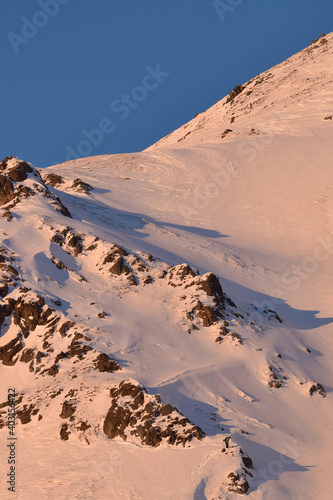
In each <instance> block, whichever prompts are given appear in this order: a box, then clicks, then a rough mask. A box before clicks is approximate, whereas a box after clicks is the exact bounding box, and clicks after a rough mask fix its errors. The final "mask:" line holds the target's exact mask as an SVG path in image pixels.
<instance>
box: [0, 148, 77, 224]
mask: <svg viewBox="0 0 333 500" xmlns="http://www.w3.org/2000/svg"><path fill="white" fill-rule="evenodd" d="M0 171H1V172H2V173H1V174H0V205H7V204H8V203H9V202H12V203H11V205H10V206H9V207H7V208H8V210H7V212H6V213H5V214H4V216H5V217H6V218H7V220H9V221H10V220H11V218H12V215H11V212H10V210H11V209H13V208H14V207H15V206H16V205H17V204H18V203H19V202H20V201H21V200H22V199H24V198H27V197H29V196H33V195H36V194H41V195H42V196H44V197H45V198H48V199H50V202H51V204H53V205H54V206H55V208H56V210H57V211H58V212H60V213H62V214H63V215H65V216H67V217H71V215H70V213H69V210H68V209H67V207H65V206H64V205H63V203H62V202H61V200H60V198H59V197H58V196H56V195H54V194H53V193H51V192H50V191H49V189H48V187H47V186H46V185H45V183H44V182H43V180H42V178H41V176H40V173H39V172H38V171H37V170H36V169H35V168H33V167H32V166H31V165H29V164H28V163H26V162H25V161H22V160H20V159H19V158H16V157H15V156H10V157H6V158H5V159H4V160H3V161H2V162H1V163H0ZM28 178H29V179H30V180H33V181H34V184H33V189H32V188H31V187H30V186H29V185H25V184H24V182H25V181H26V180H27V179H28ZM22 183H23V184H22Z"/></svg>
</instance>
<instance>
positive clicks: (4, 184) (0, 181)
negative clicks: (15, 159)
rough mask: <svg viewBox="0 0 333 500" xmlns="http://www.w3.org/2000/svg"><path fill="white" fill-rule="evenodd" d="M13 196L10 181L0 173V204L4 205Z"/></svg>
mask: <svg viewBox="0 0 333 500" xmlns="http://www.w3.org/2000/svg"><path fill="white" fill-rule="evenodd" d="M14 198H15V193H14V188H13V184H12V181H11V180H10V179H9V178H8V177H6V176H5V175H0V205H5V204H6V203H8V202H9V201H12V200H13V199H14Z"/></svg>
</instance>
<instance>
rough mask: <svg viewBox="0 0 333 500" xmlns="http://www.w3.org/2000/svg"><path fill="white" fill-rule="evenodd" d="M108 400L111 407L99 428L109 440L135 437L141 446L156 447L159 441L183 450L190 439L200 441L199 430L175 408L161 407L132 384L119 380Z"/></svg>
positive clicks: (157, 397)
mask: <svg viewBox="0 0 333 500" xmlns="http://www.w3.org/2000/svg"><path fill="white" fill-rule="evenodd" d="M110 397H111V399H112V404H111V407H110V409H109V411H108V413H107V415H106V417H105V420H104V424H103V431H104V433H105V434H106V435H107V436H108V437H109V438H110V439H114V438H115V437H117V436H120V437H122V438H123V439H124V440H126V439H127V437H129V436H136V437H138V438H139V439H140V441H141V444H143V445H147V446H155V447H156V446H159V445H160V444H161V443H162V441H165V442H167V443H169V444H171V445H175V444H176V445H178V444H183V446H185V444H186V443H188V442H190V441H192V439H199V440H201V439H202V438H203V436H204V432H203V431H202V430H201V429H200V427H198V426H195V425H193V424H192V423H191V422H190V421H189V420H188V419H187V418H185V417H184V416H183V415H182V414H181V413H179V412H178V411H177V409H176V408H175V407H173V406H171V405H164V404H163V403H162V402H161V399H160V396H159V395H155V396H150V395H148V394H147V392H146V390H145V389H144V387H142V386H141V385H139V384H138V383H136V382H133V381H130V380H123V381H122V382H121V383H120V384H119V386H117V387H114V388H113V389H111V390H110Z"/></svg>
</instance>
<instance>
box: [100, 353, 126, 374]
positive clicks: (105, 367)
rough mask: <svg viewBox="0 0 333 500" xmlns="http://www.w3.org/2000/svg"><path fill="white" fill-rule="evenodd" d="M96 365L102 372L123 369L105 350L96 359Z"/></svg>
mask: <svg viewBox="0 0 333 500" xmlns="http://www.w3.org/2000/svg"><path fill="white" fill-rule="evenodd" d="M95 366H96V368H97V370H98V371H100V372H108V373H113V372H115V371H118V370H121V369H122V368H121V366H120V365H118V363H116V361H114V360H113V359H110V358H109V356H107V355H106V354H105V353H104V352H102V353H100V354H99V355H98V356H97V358H96V360H95Z"/></svg>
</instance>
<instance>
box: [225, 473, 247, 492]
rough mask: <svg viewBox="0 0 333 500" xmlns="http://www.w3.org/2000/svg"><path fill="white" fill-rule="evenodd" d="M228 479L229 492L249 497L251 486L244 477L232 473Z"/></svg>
mask: <svg viewBox="0 0 333 500" xmlns="http://www.w3.org/2000/svg"><path fill="white" fill-rule="evenodd" d="M228 478H229V479H230V482H229V488H228V490H229V491H233V492H235V493H239V494H240V495H247V493H248V491H249V489H250V485H249V483H248V481H247V479H246V478H245V476H244V475H242V474H238V473H237V472H230V474H229V475H228Z"/></svg>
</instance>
